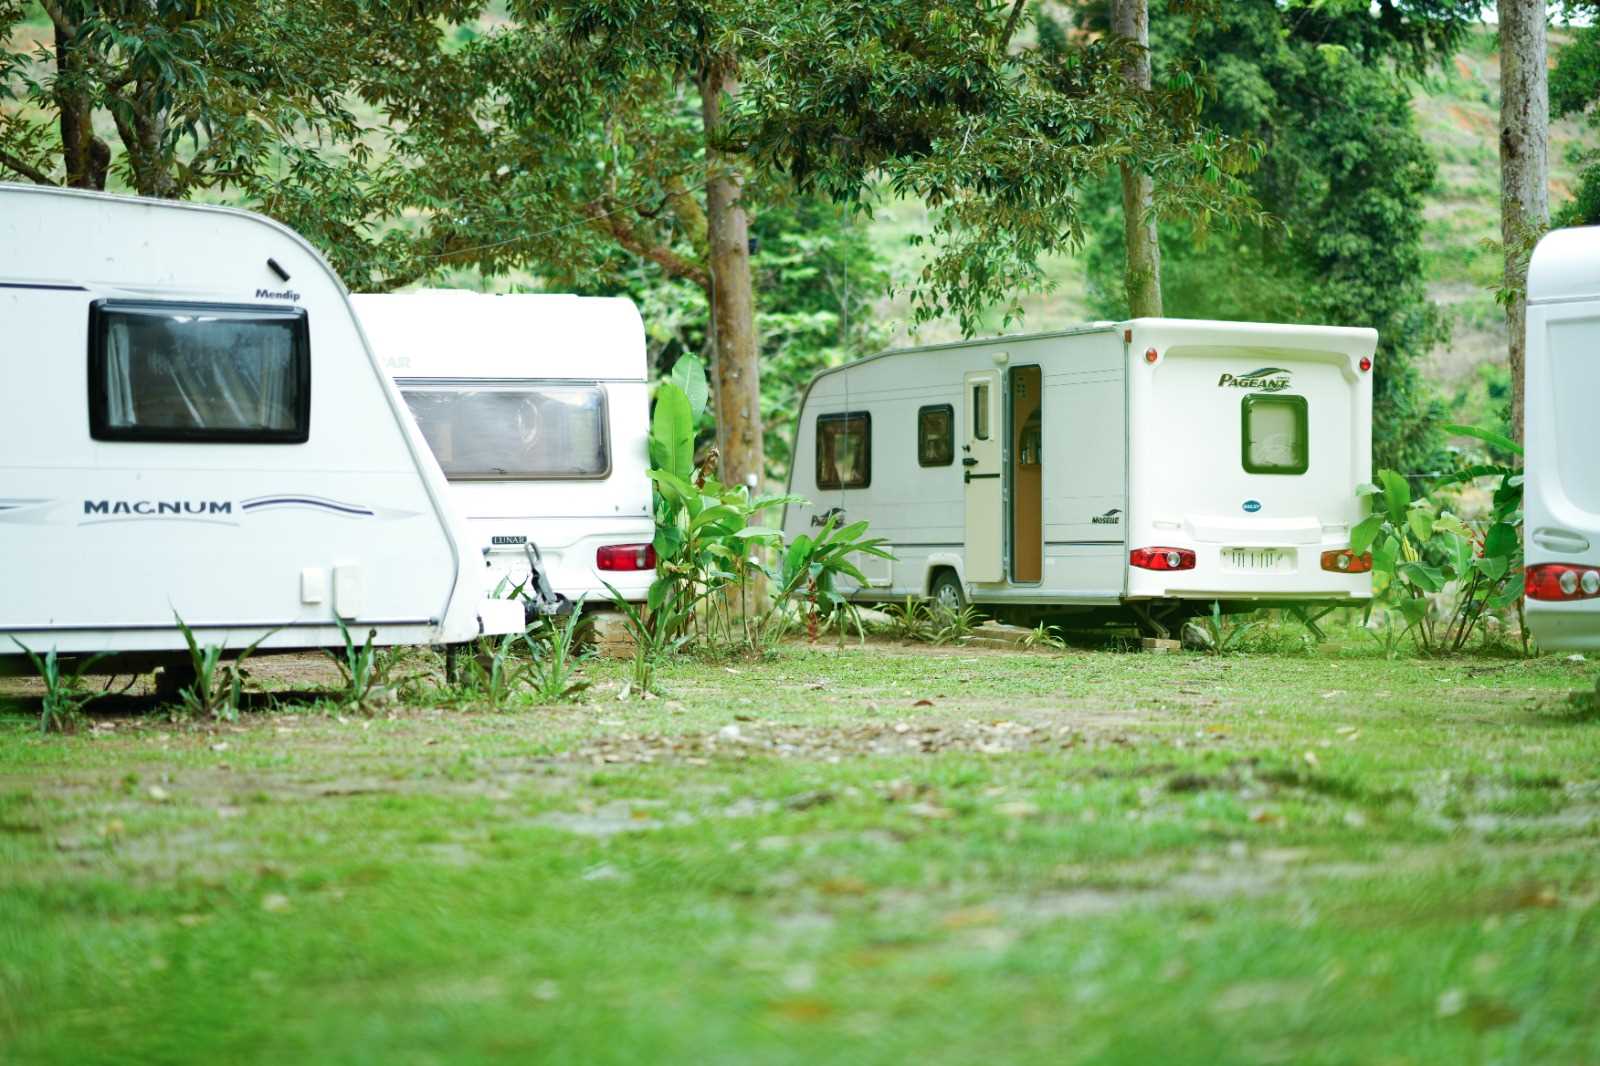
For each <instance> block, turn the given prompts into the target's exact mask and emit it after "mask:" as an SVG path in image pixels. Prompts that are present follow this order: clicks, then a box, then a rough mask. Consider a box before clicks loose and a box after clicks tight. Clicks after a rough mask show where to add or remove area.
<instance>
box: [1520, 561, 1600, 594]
mask: <svg viewBox="0 0 1600 1066" xmlns="http://www.w3.org/2000/svg"><path fill="white" fill-rule="evenodd" d="M1522 591H1523V592H1525V593H1527V595H1528V599H1530V600H1557V601H1560V600H1592V599H1595V598H1597V597H1600V570H1597V569H1596V568H1594V567H1592V566H1572V565H1569V564H1567V563H1539V564H1538V565H1536V566H1530V567H1528V569H1527V572H1526V573H1524V574H1523V578H1522Z"/></svg>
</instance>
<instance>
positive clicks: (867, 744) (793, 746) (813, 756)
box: [564, 716, 1145, 766]
mask: <svg viewBox="0 0 1600 1066" xmlns="http://www.w3.org/2000/svg"><path fill="white" fill-rule="evenodd" d="M1075 719H1076V716H1075ZM1144 739H1145V738H1144V737H1142V736H1140V735H1139V734H1136V733H1132V732H1129V731H1127V730H1124V729H1121V728H1117V727H1115V726H1113V727H1111V728H1103V727H1096V726H1095V725H1094V724H1090V723H1084V722H1081V721H1077V720H1075V721H1074V724H1071V725H1068V724H1063V723H1062V722H1061V720H1060V718H1059V717H1058V718H1057V720H1056V721H1049V720H1044V721H1013V720H1009V719H1007V720H1001V721H990V722H980V721H943V722H923V721H896V722H865V723H860V724H856V725H844V726H835V727H822V726H793V725H768V724H765V723H760V722H749V723H741V722H735V723H732V724H730V725H727V726H724V727H723V728H721V729H719V730H717V731H715V732H709V733H681V734H670V733H619V734H617V735H615V736H608V737H598V738H593V739H590V740H585V741H582V742H580V743H579V744H578V745H577V746H575V747H574V748H573V750H572V751H571V752H569V753H567V754H566V755H565V756H564V757H565V758H570V759H578V760H585V761H589V762H593V763H596V764H602V763H652V762H684V763H688V764H689V765H691V766H693V765H705V764H707V763H709V762H710V761H711V760H713V759H735V760H739V759H752V758H776V759H806V760H817V761H838V760H839V759H841V758H846V757H849V758H860V757H878V758H882V757H894V756H908V755H935V754H940V753H943V752H973V753H976V754H980V755H1008V754H1014V753H1017V752H1027V751H1066V750H1070V749H1073V748H1086V749H1089V750H1094V749H1096V748H1105V747H1135V746H1138V745H1139V744H1140V743H1141V742H1143V740H1144Z"/></svg>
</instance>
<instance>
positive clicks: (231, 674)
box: [173, 612, 277, 722]
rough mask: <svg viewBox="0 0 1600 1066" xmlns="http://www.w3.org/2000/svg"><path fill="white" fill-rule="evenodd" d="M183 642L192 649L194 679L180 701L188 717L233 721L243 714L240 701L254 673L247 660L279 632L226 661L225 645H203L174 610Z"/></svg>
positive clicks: (262, 635)
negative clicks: (247, 664)
mask: <svg viewBox="0 0 1600 1066" xmlns="http://www.w3.org/2000/svg"><path fill="white" fill-rule="evenodd" d="M173 618H175V619H176V620H177V623H178V630H179V632H181V633H182V634H183V642H184V644H186V645H187V646H188V648H189V665H190V668H191V671H192V672H193V675H194V680H193V681H191V682H190V683H189V684H188V685H186V686H184V687H183V688H181V689H179V690H178V704H177V707H178V708H179V709H180V711H181V713H182V714H183V716H184V717H187V718H211V719H215V720H217V721H226V722H231V721H234V720H236V719H237V718H238V717H239V704H240V702H241V700H242V699H243V697H244V685H245V682H246V681H248V680H249V678H250V675H249V673H248V672H247V671H246V670H245V662H246V661H247V660H248V659H249V658H250V656H251V654H252V653H253V652H254V651H255V650H256V649H257V648H258V647H260V646H261V642H262V641H263V640H266V639H267V638H268V637H270V636H272V634H273V633H276V632H277V630H276V629H273V630H269V631H267V632H266V633H263V634H261V636H259V637H257V638H256V639H255V640H253V641H251V642H250V644H248V645H247V646H246V647H245V649H244V650H243V651H241V652H240V653H239V654H238V655H235V656H234V657H233V658H232V659H229V660H224V659H223V656H224V654H226V651H227V646H226V645H225V644H205V645H202V644H201V643H200V641H199V639H198V638H197V637H196V636H195V634H194V630H192V629H190V628H189V625H188V623H186V622H184V620H183V619H182V617H180V616H179V615H178V614H177V612H173Z"/></svg>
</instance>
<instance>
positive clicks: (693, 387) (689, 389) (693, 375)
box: [669, 355, 711, 422]
mask: <svg viewBox="0 0 1600 1066" xmlns="http://www.w3.org/2000/svg"><path fill="white" fill-rule="evenodd" d="M669 380H670V381H671V383H672V384H674V385H676V386H677V387H678V388H679V390H680V391H682V393H683V395H684V398H685V399H687V400H688V401H689V413H690V415H691V416H692V417H693V418H694V420H695V421H696V422H698V421H700V416H701V415H703V414H705V413H706V403H707V401H709V400H710V398H711V390H710V389H709V388H707V387H706V368H705V365H704V364H703V363H701V362H700V358H699V356H694V355H681V356H679V357H678V361H677V362H676V363H673V364H672V374H671V375H670V377H669Z"/></svg>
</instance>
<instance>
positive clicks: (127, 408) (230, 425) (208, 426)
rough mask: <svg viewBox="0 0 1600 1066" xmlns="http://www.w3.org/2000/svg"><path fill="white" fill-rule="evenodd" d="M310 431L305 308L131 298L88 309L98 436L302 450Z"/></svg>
mask: <svg viewBox="0 0 1600 1066" xmlns="http://www.w3.org/2000/svg"><path fill="white" fill-rule="evenodd" d="M310 429H311V345H310V335H309V331H308V329H307V326H306V313H305V311H304V310H303V309H301V308H296V307H285V308H277V307H257V306H251V305H238V304H185V303H167V302H156V301H133V300H97V301H95V303H94V304H92V305H91V306H90V308H89V435H90V436H91V437H93V438H94V439H95V440H123V441H177V442H195V443H205V442H213V443H256V444H300V443H303V442H304V441H305V440H306V439H307V438H308V437H309V436H310Z"/></svg>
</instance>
